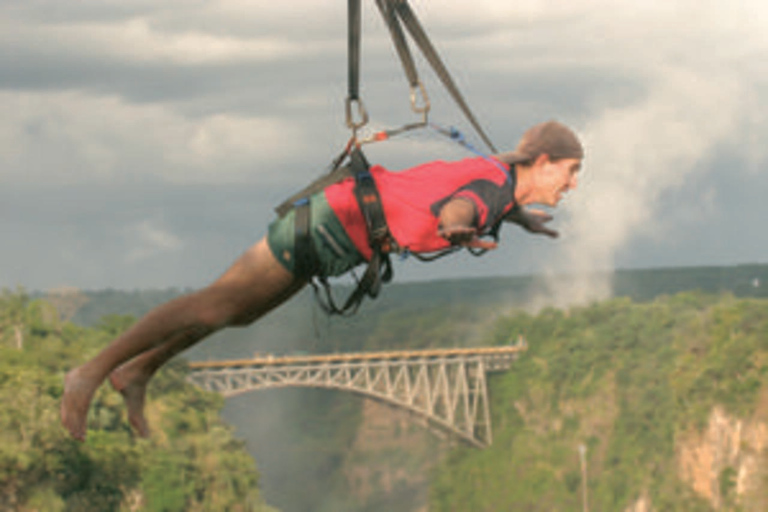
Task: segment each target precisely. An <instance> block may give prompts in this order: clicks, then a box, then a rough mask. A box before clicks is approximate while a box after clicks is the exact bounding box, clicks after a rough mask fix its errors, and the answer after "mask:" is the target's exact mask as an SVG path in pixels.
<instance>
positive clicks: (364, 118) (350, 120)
mask: <svg viewBox="0 0 768 512" xmlns="http://www.w3.org/2000/svg"><path fill="white" fill-rule="evenodd" d="M353 103H356V104H357V116H358V118H359V121H355V119H354V116H353V114H352V104H353ZM345 112H346V114H347V126H348V127H349V128H351V129H352V130H353V131H355V132H356V131H357V130H358V129H359V128H362V127H363V126H365V125H366V124H368V111H367V110H365V105H363V100H361V99H359V98H355V99H352V98H350V97H347V100H346V103H345Z"/></svg>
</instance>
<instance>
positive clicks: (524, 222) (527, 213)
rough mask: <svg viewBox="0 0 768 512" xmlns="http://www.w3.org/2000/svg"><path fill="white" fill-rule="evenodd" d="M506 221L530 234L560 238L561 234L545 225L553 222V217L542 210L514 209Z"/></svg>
mask: <svg viewBox="0 0 768 512" xmlns="http://www.w3.org/2000/svg"><path fill="white" fill-rule="evenodd" d="M504 220H506V221H508V222H514V223H515V224H519V225H520V226H522V228H523V229H525V230H526V231H528V232H529V233H539V234H542V235H547V236H549V237H551V238H557V237H558V236H560V233H558V232H557V231H555V230H554V229H550V228H548V227H546V226H545V225H544V224H546V223H547V222H549V221H551V220H552V216H551V215H550V214H548V213H546V212H543V211H541V210H533V209H531V210H527V209H525V208H522V207H520V208H514V209H513V210H512V211H511V212H509V213H508V214H507V216H506V217H505V219H504Z"/></svg>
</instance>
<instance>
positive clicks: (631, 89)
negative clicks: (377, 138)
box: [0, 0, 768, 295]
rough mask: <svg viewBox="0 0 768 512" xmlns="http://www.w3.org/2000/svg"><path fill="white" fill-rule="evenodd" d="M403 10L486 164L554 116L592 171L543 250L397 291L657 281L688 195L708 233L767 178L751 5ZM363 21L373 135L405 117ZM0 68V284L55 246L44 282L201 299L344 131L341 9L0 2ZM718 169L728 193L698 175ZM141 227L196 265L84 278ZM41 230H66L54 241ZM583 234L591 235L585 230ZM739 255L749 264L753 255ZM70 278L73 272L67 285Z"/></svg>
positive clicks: (395, 74)
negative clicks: (484, 140) (159, 285)
mask: <svg viewBox="0 0 768 512" xmlns="http://www.w3.org/2000/svg"><path fill="white" fill-rule="evenodd" d="M411 5H412V7H413V9H414V10H415V12H416V13H417V15H418V16H419V18H420V19H421V21H422V22H423V24H424V26H425V28H426V29H427V31H428V33H429V34H430V35H431V36H432V39H433V41H434V43H435V45H436V46H437V48H438V49H439V50H440V52H441V54H442V56H443V57H444V59H445V61H446V63H447V65H448V66H449V68H450V69H451V71H452V73H453V74H454V77H455V78H456V81H457V82H458V83H459V85H460V87H461V89H462V91H463V92H464V93H465V95H466V97H467V99H468V100H469V103H470V105H471V106H472V108H473V110H474V111H475V112H476V114H477V115H478V117H479V118H480V119H481V121H482V122H483V124H484V126H485V127H486V129H487V131H488V132H489V134H490V135H491V137H492V138H493V140H494V142H495V143H496V144H497V145H498V146H499V147H500V148H507V147H509V146H511V145H513V144H514V143H515V141H516V140H517V138H518V137H519V136H520V135H521V134H522V132H523V131H524V129H525V128H526V127H527V126H529V125H531V124H533V123H535V122H539V121H542V120H544V119H548V118H553V117H554V118H558V119H560V120H562V121H564V122H566V123H568V124H571V125H574V126H575V127H576V128H578V130H579V131H580V132H581V133H582V134H583V135H584V137H585V139H586V141H587V143H588V145H589V153H588V158H587V162H586V169H585V172H584V176H583V184H582V187H581V189H580V190H578V191H576V192H575V193H574V194H573V195H572V196H571V197H569V198H568V200H567V202H566V208H564V209H562V210H560V211H558V212H557V213H556V222H557V223H558V224H559V225H558V226H557V227H558V228H560V230H561V232H562V233H563V235H564V239H563V240H561V241H559V242H556V243H555V244H554V245H553V244H552V243H550V241H538V240H536V239H533V240H529V239H527V238H525V237H523V236H514V237H510V238H512V241H510V243H508V244H507V243H506V240H505V244H503V245H502V248H501V249H500V250H499V251H496V253H495V254H493V255H490V256H489V257H488V259H487V260H485V261H484V262H483V264H481V265H478V264H477V263H476V262H474V260H473V262H472V263H468V261H467V260H465V259H463V258H455V259H450V260H447V261H446V262H443V263H440V264H435V265H433V266H429V268H425V267H427V266H419V265H411V264H409V265H404V271H403V272H401V273H400V277H405V278H407V279H423V278H435V277H441V276H450V277H456V276H466V275H489V274H508V273H515V272H535V271H538V270H539V269H541V268H542V264H543V262H544V261H546V258H544V255H547V254H552V258H551V259H549V260H548V262H549V268H551V269H553V272H562V271H567V270H569V269H581V268H592V267H601V268H603V267H604V268H610V267H612V266H614V265H618V264H622V263H624V264H626V262H627V261H631V262H632V263H633V264H638V265H644V264H646V263H644V262H654V264H657V263H658V262H660V261H670V258H672V256H670V250H669V248H670V247H671V246H674V247H675V256H674V258H676V260H675V261H685V258H686V257H685V256H684V255H686V254H688V255H689V256H688V257H692V256H690V255H700V254H702V251H701V248H700V247H694V246H693V245H691V243H689V242H686V243H683V242H681V241H680V240H678V239H676V237H675V236H674V234H673V233H675V230H676V229H677V228H678V227H679V226H680V225H682V224H685V225H686V227H687V228H688V232H690V233H693V232H698V231H697V230H698V229H705V228H703V227H700V223H699V224H697V225H695V226H694V225H692V223H693V222H694V220H693V219H695V218H696V215H695V214H694V213H691V212H692V211H693V210H692V205H695V204H696V203H697V201H699V202H700V200H699V198H698V197H697V198H693V199H691V198H689V197H687V194H690V193H691V191H690V190H689V187H688V184H689V183H690V182H692V181H693V182H695V183H696V189H695V190H696V191H699V192H697V193H703V192H702V191H705V192H706V191H710V192H709V193H708V195H707V196H706V203H705V204H706V205H707V210H706V212H707V218H708V220H710V221H712V222H713V223H716V224H717V225H718V226H728V225H732V224H734V223H735V222H738V221H739V220H740V219H739V208H740V207H741V206H742V205H743V204H744V201H743V199H744V197H745V194H746V192H745V191H744V190H740V189H739V188H738V187H736V186H735V185H733V184H734V183H742V182H743V183H748V184H752V185H754V187H750V185H747V186H746V187H747V188H750V190H749V192H753V191H752V188H755V187H757V188H759V187H758V185H759V184H761V183H764V182H765V178H763V176H764V173H762V169H763V168H764V166H765V163H766V160H768V153H767V152H766V151H768V150H766V149H765V147H766V146H765V144H763V142H762V141H763V140H765V139H766V138H767V137H768V117H766V116H767V114H765V113H764V111H765V109H764V108H762V105H763V104H765V103H766V102H767V101H768V87H767V86H768V66H766V65H765V64H764V59H763V58H762V56H763V55H765V53H766V51H767V50H768V32H766V31H765V30H764V27H765V26H766V21H767V20H768V17H767V14H768V4H765V3H764V2H757V1H750V0H742V1H737V2H732V3H730V4H729V5H727V6H725V5H721V4H718V3H713V2H705V3H701V2H695V1H694V0H676V1H672V2H668V1H662V0H650V1H648V2H633V1H630V0H624V1H618V2H616V1H614V0H581V1H565V0H524V1H522V2H499V1H495V0H478V1H477V2H466V1H463V0H445V1H443V2H422V1H416V0H414V1H412V2H411ZM693 12H695V13H696V15H695V16H692V15H691V13H693ZM363 18H364V30H363V36H364V39H363V69H362V86H363V96H364V99H365V102H366V106H367V107H368V110H369V112H370V113H371V116H372V120H373V122H372V125H375V126H376V127H384V126H387V127H390V126H397V125H399V124H400V123H402V122H406V121H411V120H413V115H412V114H411V112H410V111H409V106H408V98H407V93H408V91H407V87H406V85H405V80H404V78H403V77H402V70H401V69H400V64H399V62H398V60H397V57H396V55H395V53H394V51H393V50H392V48H391V44H390V42H389V40H388V34H387V31H386V29H385V28H384V26H383V24H382V22H381V20H380V19H378V18H379V15H378V12H377V10H376V8H375V6H374V5H373V3H372V2H371V3H364V5H363ZM0 50H2V51H0V66H1V67H2V69H3V73H2V74H0V107H1V108H2V110H3V116H2V117H0V185H1V186H0V196H2V198H0V199H2V204H3V206H2V208H3V212H4V213H10V214H7V215H3V220H4V226H5V227H6V228H7V230H8V231H7V232H9V233H13V234H14V236H17V237H18V241H17V242H14V241H13V240H9V241H8V243H7V244H5V248H4V252H3V257H4V263H5V268H6V269H7V270H6V271H5V276H10V278H9V277H5V278H3V279H4V280H6V281H7V280H8V279H14V280H21V281H26V280H34V279H37V277H39V276H43V275H45V276H49V277H46V279H49V278H50V279H53V277H55V275H54V274H55V271H54V269H52V268H51V269H47V270H46V273H43V272H41V271H40V270H37V271H35V270H34V269H32V270H27V269H26V267H29V261H30V260H29V257H24V255H23V251H22V250H21V249H19V248H21V247H28V251H27V252H33V251H34V252H45V247H47V246H48V244H49V241H48V240H46V238H47V237H50V236H53V235H54V234H55V236H56V237H57V238H56V240H57V243H58V245H59V246H60V247H67V251H69V252H70V253H71V255H72V258H71V259H70V260H68V261H69V263H68V264H67V266H66V267H61V270H60V271H59V272H66V274H67V276H80V275H82V276H86V279H87V282H88V283H89V285H90V286H98V283H99V282H100V281H99V280H100V279H107V281H105V283H108V284H109V285H110V286H119V285H120V283H119V281H120V279H123V281H124V282H125V283H128V284H129V285H133V284H134V283H137V282H142V283H153V282H162V280H163V279H165V278H166V276H171V275H172V276H173V277H172V279H173V283H174V284H181V285H183V284H184V281H185V279H189V280H190V281H194V282H197V279H198V276H199V275H201V273H202V272H203V271H205V272H206V273H207V272H212V270H211V269H218V268H220V262H221V261H223V260H226V259H227V258H226V257H227V255H229V254H230V252H231V251H235V250H237V249H239V248H241V241H242V238H240V237H241V236H242V234H243V232H246V233H248V236H247V237H244V238H247V239H249V240H250V239H251V231H250V230H251V229H255V228H254V227H253V226H254V221H253V220H252V219H258V226H259V228H261V229H263V225H265V224H266V222H267V218H268V214H269V211H270V206H271V205H272V204H274V203H276V202H279V201H280V200H281V199H282V198H283V197H284V196H286V195H288V194H289V193H290V192H292V191H294V190H295V189H297V188H299V187H300V186H302V185H303V184H304V183H306V182H307V181H309V180H310V179H312V178H314V177H316V176H317V175H318V174H319V173H321V172H322V170H323V168H324V167H325V165H326V164H327V162H328V161H330V159H331V158H332V157H333V156H335V154H336V152H337V151H338V150H339V149H340V146H341V145H342V144H343V143H344V142H345V141H346V137H347V136H348V131H347V130H346V128H345V127H344V119H343V98H344V96H345V94H346V90H345V87H346V56H345V53H346V4H345V2H339V1H338V0H297V1H295V2H273V3H269V4H265V3H264V2H257V1H254V0H250V1H246V0H222V1H220V2H194V1H189V0H169V1H168V2H154V1H149V0H136V1H132V2H118V1H104V0H82V1H78V2H74V3H69V4H64V3H61V2H59V3H57V2H50V1H48V0H27V1H25V2H4V3H2V4H0ZM419 64H420V70H421V74H422V78H423V79H424V80H425V82H426V84H427V87H428V89H429V93H430V97H431V99H432V103H433V112H432V119H433V120H435V121H437V122H440V123H442V124H455V125H456V126H458V127H459V128H461V129H462V130H463V131H464V132H465V133H467V135H469V136H470V138H474V139H475V140H473V142H477V145H478V146H482V145H481V144H480V143H479V141H477V140H476V138H475V137H474V135H473V134H472V132H471V130H470V129H469V128H468V127H467V126H466V123H465V122H463V121H462V119H461V114H460V113H459V112H458V110H457V109H456V108H455V107H454V106H453V105H452V104H451V102H450V99H449V98H448V97H447V96H446V95H445V93H444V92H443V91H442V88H441V86H440V85H439V84H438V83H437V80H436V79H435V77H434V75H433V74H432V72H431V71H430V70H428V68H427V67H426V65H425V64H424V63H423V62H422V61H421V60H419ZM683 140H685V141H686V143H685V144H681V143H680V141H683ZM670 141H675V144H671V143H670ZM739 141H740V142H739ZM736 142H739V143H738V144H736ZM369 154H370V156H371V158H372V160H374V161H376V162H381V163H383V164H385V165H387V166H390V167H392V168H395V169H398V168H402V167H404V166H407V165H410V164H414V163H417V162H418V161H421V160H424V159H430V158H460V157H462V156H464V154H463V153H460V152H456V151H454V148H453V146H452V145H451V143H450V142H444V141H441V140H437V139H435V138H434V137H431V136H425V135H423V134H419V135H416V136H413V137H408V138H405V139H404V140H401V141H399V142H394V143H387V144H385V145H381V146H379V147H375V148H374V147H371V148H370V149H369ZM723 161H727V162H730V163H731V166H730V167H731V168H730V169H729V172H730V176H732V177H736V178H738V179H737V180H736V181H733V180H731V181H728V180H726V178H725V176H724V175H723V174H722V173H716V172H713V170H712V168H713V166H714V165H718V164H717V163H718V162H723ZM661 169H663V170H664V171H663V172H662V171H661ZM742 175H744V176H746V177H744V176H742ZM191 190H194V192H191ZM711 191H714V193H713V192H711ZM13 193H16V194H18V193H23V194H27V197H28V198H34V201H35V203H34V204H35V205H37V206H36V207H35V208H32V207H31V206H29V205H31V204H32V202H31V201H32V199H24V198H14V197H11V195H12V194H13ZM147 195H151V196H152V200H151V202H152V205H151V207H148V206H147V204H146V200H145V198H146V196H147ZM62 197H64V199H62ZM102 197H109V198H110V201H103V200H102V199H101V198H102ZM750 197H752V196H750ZM211 198H215V199H211ZM66 201H69V202H68V203H67V202H66ZM750 201H751V202H750V203H749V205H750V208H751V210H750V212H751V216H750V217H754V218H760V216H761V215H762V216H764V210H761V209H760V208H759V207H758V206H757V205H758V204H759V201H757V199H754V198H753V199H750ZM675 202H676V203H677V204H674V203H675ZM201 204H203V205H204V207H203V206H201ZM9 205H16V206H9ZM41 205H44V207H43V206H41ZM84 205H87V208H86V209H87V210H88V211H87V212H84V211H81V210H82V209H83V208H84ZM14 208H16V209H14ZM99 208H101V209H103V211H104V214H103V215H98V211H99ZM39 210H42V212H44V213H45V215H43V214H42V213H41V211H39ZM172 211H175V212H178V215H175V216H174V215H172V214H171V213H170V212H172ZM683 211H685V212H687V213H684V214H683V213H681V212H683ZM94 212H97V213H95V214H94ZM129 212H133V213H129ZM158 212H160V213H158ZM94 216H96V217H98V219H99V221H100V223H94V222H93V220H92V219H93V218H94ZM241 217H242V220H239V219H240V218H241ZM721 217H722V218H721ZM144 219H162V220H163V222H164V223H160V224H159V225H158V226H159V228H161V229H164V230H166V231H167V232H168V233H172V234H175V236H177V237H178V238H179V240H183V243H184V248H185V251H186V250H190V251H193V252H195V254H199V255H200V259H199V261H197V262H196V265H197V267H195V268H194V269H193V268H191V267H189V266H186V267H185V268H184V269H180V268H179V267H178V265H176V266H175V267H174V258H173V257H172V254H173V252H172V250H165V251H164V252H163V251H158V252H156V253H154V255H148V256H147V257H146V260H142V262H143V263H145V264H142V265H135V266H130V265H126V266H125V267H123V268H122V269H121V271H120V275H119V276H118V275H117V273H115V274H114V275H107V273H106V272H104V273H99V272H96V271H95V270H94V269H98V268H105V267H106V266H107V265H104V264H103V261H108V262H115V261H118V260H121V258H123V257H124V256H125V254H126V252H125V247H123V246H122V245H121V244H122V239H121V238H120V236H115V235H114V234H115V233H123V234H124V233H129V232H131V231H130V230H131V229H133V228H131V227H130V226H134V227H135V226H137V225H140V223H141V222H143V220H144ZM191 219H194V222H193V221H192V220H191ZM57 223H63V224H66V225H67V226H70V228H71V229H72V230H73V231H72V232H68V231H65V230H61V229H54V228H56V227H58V224H57ZM595 223H598V224H599V225H601V226H602V227H601V228H600V229H599V230H595V229H593V226H594V225H595ZM97 224H98V225H97ZM210 226H216V229H215V230H211V229H209V227H210ZM226 226H232V227H231V228H225V227H226ZM650 228H652V229H650ZM721 229H725V228H721ZM213 231H215V233H213ZM109 233H112V235H113V236H111V237H110V236H108V234H109ZM649 233H650V234H649ZM134 234H135V235H136V236H138V234H137V233H134ZM67 236H69V239H70V241H71V242H72V243H67ZM150 238H151V237H150ZM721 238H722V237H721ZM737 239H738V237H737V236H736V235H735V234H733V235H732V236H731V238H730V239H729V241H730V242H731V243H730V244H729V246H728V247H724V248H721V249H717V250H716V248H713V249H711V251H710V252H709V253H707V254H709V256H708V257H709V258H711V259H712V261H719V260H722V259H725V260H728V261H733V260H736V261H737V260H738V256H737V255H736V251H737V247H738V243H735V242H736V240H737ZM73 240H75V241H73ZM578 240H582V241H581V242H578ZM742 242H743V244H745V245H748V246H749V247H753V251H754V252H753V254H761V252H760V250H759V244H760V242H759V241H756V239H755V237H752V239H750V240H743V239H742ZM145 243H149V242H148V241H147V240H145ZM639 243H644V245H643V247H642V250H634V251H633V252H632V254H633V255H634V254H643V255H644V256H643V259H632V258H628V257H627V253H628V251H629V248H635V249H637V247H638V244H639ZM762 243H763V245H764V242H762ZM214 245H215V247H217V248H221V249H220V250H219V249H216V250H217V251H218V252H217V253H216V255H215V257H214V256H210V251H209V252H207V253H206V255H205V256H203V252H204V251H201V250H200V251H199V250H197V249H198V248H201V247H213V246H214ZM149 246H151V244H149ZM11 247H14V249H13V250H11V249H10V248H11ZM553 247H562V248H563V252H562V254H558V255H555V254H553V250H552V249H553ZM83 248H87V250H88V251H89V255H88V256H87V257H86V256H84V255H83V252H84V251H85V250H86V249H83ZM765 249H766V250H768V247H766V248H765ZM211 250H213V249H211ZM763 253H764V251H763ZM100 258H101V261H102V263H100V262H99V261H100ZM86 261H87V262H88V265H89V268H88V269H85V268H83V269H78V268H77V265H78V262H86ZM151 263H155V264H156V266H155V267H151V265H150V264H151ZM150 268H152V270H151V271H150V270H149V269H150ZM201 269H202V270H201ZM24 276H27V277H24ZM30 276H31V277H30ZM121 276H125V277H121ZM145 276H146V277H145ZM185 276H186V277H185ZM142 278H143V280H142ZM41 279H42V278H41ZM168 279H171V278H168ZM67 281H69V279H62V278H59V279H55V280H54V284H58V283H59V282H67ZM35 282H41V281H40V280H39V279H38V280H37V281H35ZM72 284H77V283H72ZM42 286H46V285H45V283H42ZM576 295H578V294H576Z"/></svg>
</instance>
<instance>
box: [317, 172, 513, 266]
mask: <svg viewBox="0 0 768 512" xmlns="http://www.w3.org/2000/svg"><path fill="white" fill-rule="evenodd" d="M371 175H372V176H373V179H374V181H375V182H376V187H377V188H378V190H379V195H380V196H381V202H382V206H383V208H384V215H385V217H386V219H387V224H388V226H389V230H390V232H391V233H392V236H393V237H394V238H395V240H396V241H397V244H398V245H399V246H400V248H402V249H407V250H409V251H411V252H424V253H426V252H434V251H439V250H441V249H445V248H446V247H449V245H450V244H449V243H448V241H447V240H445V239H444V238H442V237H441V236H439V235H438V233H437V229H438V222H439V215H440V209H441V208H442V206H443V205H444V204H445V203H446V202H448V201H450V200H451V199H454V198H457V197H461V198H466V199H468V200H470V201H471V202H472V203H473V204H474V205H475V211H476V212H477V219H476V220H477V224H476V225H477V228H478V231H479V232H480V233H484V232H486V231H487V230H488V229H490V227H492V226H493V225H494V224H495V223H496V222H497V221H498V220H499V219H500V218H501V217H502V216H503V215H504V214H506V213H507V212H509V210H510V209H512V207H513V206H514V188H515V187H514V177H513V174H510V172H509V166H508V165H507V164H504V163H501V162H499V161H497V160H495V159H491V158H482V157H478V158H468V159H464V160H460V161H457V162H444V161H434V162H429V163H426V164H423V165H419V166H417V167H412V168H410V169H406V170H403V171H397V172H391V171H388V170H387V169H385V168H384V167H382V166H380V165H374V166H372V167H371ZM354 186H355V181H354V178H347V179H345V180H343V181H341V182H339V183H335V184H333V185H331V186H329V187H327V188H326V189H325V196H326V198H327V200H328V204H329V205H330V206H331V208H332V209H333V211H334V213H335V214H336V216H337V217H338V218H339V220H340V221H341V224H342V225H343V226H344V229H345V230H346V232H347V235H349V237H350V239H351V240H352V242H353V243H354V244H355V247H357V250H358V251H360V254H362V255H363V257H364V258H365V259H366V260H367V259H370V257H371V254H372V251H371V248H370V246H369V245H368V233H367V230H366V227H365V220H364V219H363V215H362V213H360V208H359V206H358V204H357V199H356V198H355V195H354V192H353V189H354Z"/></svg>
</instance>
